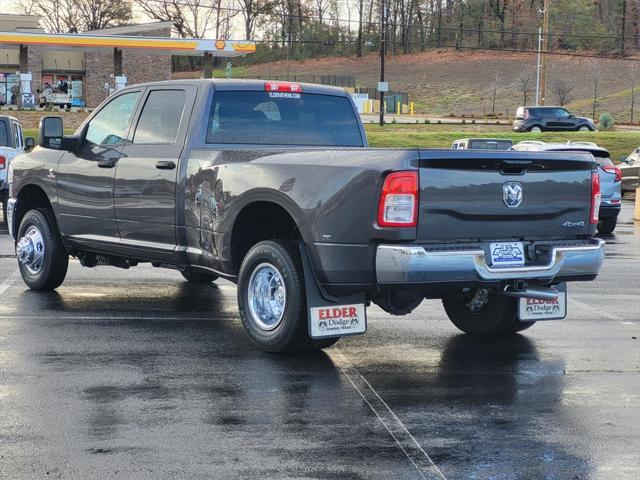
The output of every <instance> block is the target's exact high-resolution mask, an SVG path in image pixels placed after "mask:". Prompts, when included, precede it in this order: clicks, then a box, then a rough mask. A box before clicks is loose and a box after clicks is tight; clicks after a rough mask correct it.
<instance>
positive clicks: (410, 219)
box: [378, 171, 418, 227]
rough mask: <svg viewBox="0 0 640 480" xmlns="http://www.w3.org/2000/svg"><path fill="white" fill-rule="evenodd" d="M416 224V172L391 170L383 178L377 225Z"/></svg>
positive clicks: (411, 225)
mask: <svg viewBox="0 0 640 480" xmlns="http://www.w3.org/2000/svg"><path fill="white" fill-rule="evenodd" d="M417 224H418V172H414V171H412V172H392V173H390V174H389V175H387V177H386V178H385V179H384V185H383V186H382V192H380V204H379V205H378V225H379V226H381V227H415V226H417Z"/></svg>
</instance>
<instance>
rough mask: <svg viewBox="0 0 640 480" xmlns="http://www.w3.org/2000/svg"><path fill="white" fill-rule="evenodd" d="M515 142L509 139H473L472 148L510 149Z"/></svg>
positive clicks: (470, 145)
mask: <svg viewBox="0 0 640 480" xmlns="http://www.w3.org/2000/svg"><path fill="white" fill-rule="evenodd" d="M512 145H513V143H512V142H511V141H509V140H473V141H472V142H471V143H470V144H469V148H470V149H475V150H509V148H511V146H512Z"/></svg>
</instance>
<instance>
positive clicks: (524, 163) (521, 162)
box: [500, 159, 533, 167]
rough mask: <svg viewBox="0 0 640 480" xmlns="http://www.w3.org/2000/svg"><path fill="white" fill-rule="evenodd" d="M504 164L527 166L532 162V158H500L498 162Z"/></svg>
mask: <svg viewBox="0 0 640 480" xmlns="http://www.w3.org/2000/svg"><path fill="white" fill-rule="evenodd" d="M500 163H501V164H502V165H504V166H508V167H528V166H529V165H531V164H532V163H533V160H507V159H505V160H502V161H501V162H500Z"/></svg>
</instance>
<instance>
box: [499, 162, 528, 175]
mask: <svg viewBox="0 0 640 480" xmlns="http://www.w3.org/2000/svg"><path fill="white" fill-rule="evenodd" d="M532 164H533V160H506V159H505V160H502V161H501V162H500V167H501V169H500V173H501V174H502V175H524V174H525V173H526V172H527V167H530V166H531V165H532Z"/></svg>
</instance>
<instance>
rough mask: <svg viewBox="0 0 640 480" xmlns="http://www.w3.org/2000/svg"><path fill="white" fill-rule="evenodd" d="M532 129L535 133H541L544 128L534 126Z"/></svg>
mask: <svg viewBox="0 0 640 480" xmlns="http://www.w3.org/2000/svg"><path fill="white" fill-rule="evenodd" d="M531 131H532V132H533V133H540V132H542V129H541V128H540V127H533V128H532V129H531Z"/></svg>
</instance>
